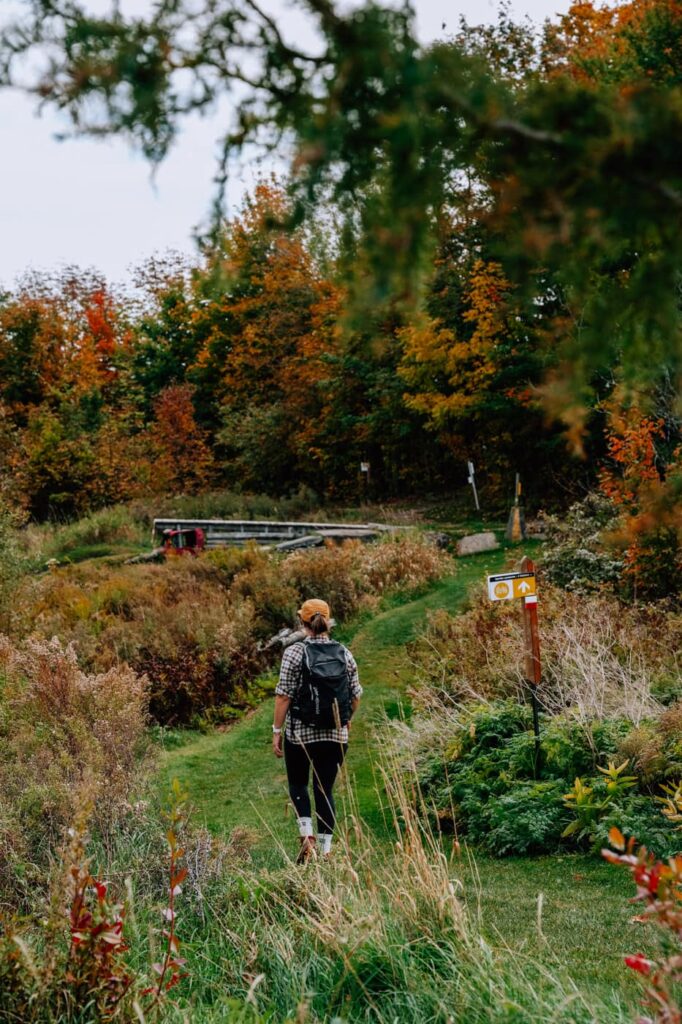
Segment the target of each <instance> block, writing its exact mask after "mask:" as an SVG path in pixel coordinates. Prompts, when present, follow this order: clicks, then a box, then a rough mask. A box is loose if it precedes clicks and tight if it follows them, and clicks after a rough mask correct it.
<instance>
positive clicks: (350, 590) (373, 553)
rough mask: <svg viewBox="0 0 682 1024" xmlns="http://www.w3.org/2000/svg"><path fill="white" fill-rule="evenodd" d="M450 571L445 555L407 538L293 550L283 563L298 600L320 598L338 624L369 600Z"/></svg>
mask: <svg viewBox="0 0 682 1024" xmlns="http://www.w3.org/2000/svg"><path fill="white" fill-rule="evenodd" d="M452 571H453V562H452V559H451V558H450V557H449V556H448V555H447V554H445V553H444V552H442V551H439V550H438V549H437V548H435V547H434V546H433V545H431V544H428V543H427V542H426V541H424V540H423V539H421V538H419V537H415V536H411V535H409V534H407V535H405V534H403V535H400V536H396V537H392V536H388V537H386V538H385V539H384V540H382V541H380V542H378V543H375V544H362V543H360V542H359V541H346V543H345V544H343V545H342V546H341V547H334V546H332V545H328V546H327V547H326V548H324V549H322V550H320V549H316V548H313V549H310V550H308V551H297V552H294V553H293V554H291V555H289V556H288V558H286V559H285V560H284V564H283V573H284V576H285V578H286V579H287V580H289V581H290V582H291V584H292V585H293V586H294V587H295V588H296V591H297V593H298V594H299V596H300V598H301V599H302V600H305V599H306V598H308V597H319V596H320V595H323V596H324V598H325V600H327V601H328V602H329V605H330V607H331V610H332V614H334V615H335V616H336V617H338V618H339V619H346V618H348V617H349V616H350V615H352V614H354V613H355V612H356V611H357V610H358V609H359V608H360V606H361V604H362V601H363V599H366V598H367V597H368V596H369V597H371V596H378V595H382V594H386V593H390V592H391V591H393V590H397V589H401V590H404V591H414V590H416V589H417V588H419V587H422V586H424V585H425V584H427V583H429V582H432V581H433V580H436V579H439V578H440V577H441V576H444V575H446V574H447V573H448V572H452Z"/></svg>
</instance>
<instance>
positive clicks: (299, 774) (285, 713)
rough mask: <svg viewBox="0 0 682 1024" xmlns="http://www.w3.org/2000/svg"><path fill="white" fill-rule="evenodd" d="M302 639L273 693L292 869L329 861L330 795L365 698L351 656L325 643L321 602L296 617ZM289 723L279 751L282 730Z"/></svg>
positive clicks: (289, 653) (325, 608)
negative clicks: (294, 835) (319, 858)
mask: <svg viewBox="0 0 682 1024" xmlns="http://www.w3.org/2000/svg"><path fill="white" fill-rule="evenodd" d="M298 616H299V618H300V620H301V624H302V627H303V630H304V632H305V637H304V639H303V640H302V641H300V642H298V643H294V644H291V646H290V647H287V649H286V650H285V651H284V654H283V656H282V667H281V670H280V674H279V683H278V684H277V688H276V689H275V718H274V722H273V726H272V734H273V735H272V747H273V751H274V754H275V756H276V757H284V762H285V764H286V769H287V779H288V781H289V795H290V797H291V800H292V802H293V805H294V807H295V809H296V815H297V822H298V830H299V835H300V843H301V847H300V850H299V852H298V856H297V858H296V863H297V864H305V863H306V862H307V861H308V860H309V859H310V858H311V857H314V856H315V855H316V850H317V849H319V851H320V853H321V854H322V855H323V857H325V858H327V857H328V856H329V853H330V851H331V847H332V835H333V832H334V826H335V824H336V808H335V805H334V797H333V794H332V789H333V787H334V782H335V781H336V776H337V775H338V772H339V769H340V767H341V765H342V764H343V761H344V758H345V756H346V751H347V750H348V732H349V729H350V720H351V717H352V715H353V713H354V712H355V709H356V708H357V706H358V703H359V702H360V697H361V696H362V687H361V686H360V682H359V680H358V667H357V665H356V664H355V658H354V657H353V655H352V654H351V652H350V651H349V650H348V649H347V648H346V647H344V646H343V644H339V643H337V642H336V641H335V640H332V639H331V637H330V636H329V628H330V612H329V605H328V604H327V602H326V601H319V600H317V599H312V600H310V601H305V602H304V604H303V605H302V607H301V608H300V609H299V612H298ZM285 719H286V723H287V724H286V731H285V733H284V738H285V740H286V742H285V743H284V748H282V728H283V726H284V720H285ZM311 767H312V776H313V794H314V796H315V810H316V812H317V838H316V837H315V834H314V832H313V821H312V813H311V806H310V793H309V792H308V783H309V778H310V769H311Z"/></svg>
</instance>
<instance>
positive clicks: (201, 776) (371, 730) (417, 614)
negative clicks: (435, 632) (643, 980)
mask: <svg viewBox="0 0 682 1024" xmlns="http://www.w3.org/2000/svg"><path fill="white" fill-rule="evenodd" d="M507 557H508V553H507V551H506V550H504V549H501V550H499V551H496V552H491V553H487V554H483V555H478V556H474V557H472V558H469V559H467V560H466V561H460V562H459V563H458V567H457V573H456V575H455V576H453V577H451V578H448V579H445V580H442V581H441V582H439V583H438V584H437V585H435V586H434V587H432V588H430V589H429V590H428V592H426V593H423V594H421V595H420V596H417V597H413V598H411V599H405V597H404V596H403V597H402V598H393V599H392V600H389V601H388V602H387V607H385V609H384V610H383V611H382V613H381V614H379V615H377V616H375V617H374V618H372V619H371V620H370V621H368V622H364V623H360V624H357V625H356V627H349V628H347V629H345V630H343V631H342V632H343V639H344V640H345V641H347V642H349V643H350V644H352V649H353V651H354V653H355V656H356V658H357V660H358V664H359V666H360V673H361V680H362V683H363V687H364V690H365V693H364V697H363V701H362V705H361V712H360V713H359V715H358V717H357V720H356V722H355V723H354V726H353V734H352V737H351V748H350V754H349V759H348V763H347V775H346V777H345V778H344V779H342V780H341V782H340V784H339V795H340V802H341V804H342V806H343V805H344V803H345V804H346V805H348V804H349V803H350V801H349V792H352V796H353V799H352V803H353V807H356V806H357V808H358V809H359V812H360V814H361V816H362V819H363V820H364V821H365V822H366V823H367V825H368V826H369V827H370V828H371V829H372V830H373V832H374V833H375V835H376V838H377V840H378V841H379V842H380V843H381V842H383V843H388V842H390V841H391V838H392V833H391V826H390V824H389V823H388V822H387V821H386V817H385V810H384V801H383V800H382V785H381V782H380V780H379V779H378V778H377V772H378V763H379V760H380V751H379V750H378V748H377V740H376V736H377V726H378V725H379V724H380V723H382V722H385V719H386V717H387V716H388V717H393V716H395V715H398V714H407V715H409V706H407V704H406V690H407V687H408V686H409V683H410V679H411V669H410V665H409V661H408V659H407V658H406V657H405V645H406V644H407V643H409V642H410V641H411V640H413V639H414V638H415V637H416V636H417V635H418V633H419V632H420V630H421V629H422V628H423V626H424V623H425V621H426V617H427V615H428V613H429V612H430V611H433V610H435V609H438V608H445V609H447V610H449V611H456V610H457V609H458V608H459V607H461V606H462V604H463V602H464V601H465V599H466V594H467V590H468V589H469V587H470V586H471V585H472V584H473V583H475V582H479V581H480V580H481V579H482V578H483V577H484V576H485V575H486V574H487V573H488V572H495V571H499V570H500V568H502V566H503V565H504V564H505V561H506V560H507ZM271 721H272V708H271V706H270V702H267V703H266V705H264V706H263V707H261V708H259V709H258V710H256V711H255V712H254V713H252V714H251V715H250V717H249V718H248V719H247V720H245V721H242V722H241V723H239V724H238V725H237V726H235V727H233V728H231V729H229V730H228V731H225V732H215V733H212V734H209V735H200V734H190V735H189V736H188V737H187V742H185V743H184V744H183V745H181V746H174V747H173V748H172V749H168V750H166V751H165V752H164V754H163V756H162V762H161V765H162V766H161V781H162V784H163V785H164V786H167V785H168V784H169V783H170V780H171V779H172V778H173V777H178V778H180V779H181V780H182V781H183V782H184V783H185V784H186V785H187V786H188V787H189V789H190V792H191V794H192V799H193V803H194V805H195V807H196V812H195V813H196V819H197V820H198V821H200V822H202V823H204V824H206V825H207V826H208V828H209V829H211V830H212V831H213V832H215V833H217V834H221V833H223V834H225V833H229V832H230V831H231V830H232V829H233V828H235V827H237V826H240V827H241V826H246V827H247V828H249V829H252V830H253V832H254V840H255V847H254V859H255V865H256V867H260V868H262V869H266V870H272V869H277V868H278V867H281V852H280V850H279V849H278V843H283V844H284V846H285V848H291V847H292V844H293V842H294V839H295V830H294V828H293V823H292V821H291V819H290V818H289V817H287V814H286V808H287V790H286V776H285V772H284V767H283V764H282V762H276V761H275V760H274V758H273V757H272V754H271V751H270V744H271V731H270V724H271ZM458 874H459V877H460V881H461V885H462V896H463V899H464V902H465V903H466V905H467V907H468V908H469V910H470V912H471V913H472V914H473V915H474V916H475V917H478V918H479V919H480V923H481V928H482V932H483V934H484V935H485V936H486V937H487V938H488V939H489V940H490V941H491V943H492V944H493V945H494V946H495V948H498V949H504V948H505V947H506V946H508V947H509V949H510V950H513V951H514V955H517V956H521V957H522V958H524V957H526V956H528V957H532V958H539V959H540V960H541V962H542V963H544V964H546V965H548V966H551V967H553V968H556V967H558V968H560V969H561V970H567V971H568V972H569V973H570V975H571V977H572V978H574V980H575V981H576V982H577V983H578V984H580V985H582V986H587V987H588V988H589V989H590V990H591V991H593V992H594V993H595V994H599V995H606V994H608V995H609V996H612V994H613V990H620V991H622V992H623V993H624V995H628V996H630V997H631V996H632V994H633V992H634V991H635V982H634V980H632V979H630V978H629V977H627V976H626V972H625V971H624V968H623V964H622V957H623V955H624V954H625V953H627V952H632V950H633V948H634V946H637V948H640V947H642V946H643V945H644V944H643V942H642V937H641V936H640V935H639V934H636V935H633V934H632V928H631V926H629V924H628V921H629V919H630V917H631V908H630V907H629V906H628V903H627V899H628V896H629V895H631V893H630V886H629V883H628V879H627V878H626V877H625V876H624V875H623V874H622V873H620V872H619V871H618V870H616V869H615V868H612V867H609V866H608V865H606V864H604V863H602V862H601V861H600V860H599V859H598V858H596V857H588V856H570V855H566V856H555V857H543V858H525V859H507V860H495V859H493V858H489V857H485V856H480V855H476V856H475V858H474V859H473V862H471V861H470V860H469V859H468V856H467V855H466V854H464V855H463V856H462V858H461V861H460V863H459V866H458ZM540 894H542V895H541V896H540ZM539 898H540V909H539V903H538V900H539Z"/></svg>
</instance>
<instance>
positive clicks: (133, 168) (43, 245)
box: [0, 0, 569, 286]
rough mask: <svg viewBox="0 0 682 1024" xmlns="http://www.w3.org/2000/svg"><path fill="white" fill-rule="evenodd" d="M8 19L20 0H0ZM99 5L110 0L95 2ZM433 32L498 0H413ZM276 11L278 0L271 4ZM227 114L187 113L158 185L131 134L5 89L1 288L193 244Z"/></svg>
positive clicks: (238, 186) (533, 1) (118, 275)
mask: <svg viewBox="0 0 682 1024" xmlns="http://www.w3.org/2000/svg"><path fill="white" fill-rule="evenodd" d="M148 2H149V0H125V2H124V4H123V5H122V6H123V7H124V9H127V10H128V11H130V10H138V11H139V10H140V8H141V7H143V8H144V7H147V5H148ZM0 3H1V4H2V8H3V14H2V20H3V21H4V20H5V18H6V17H7V16H8V15H9V13H10V11H11V9H12V8H15V9H17V8H18V9H20V8H21V3H20V2H19V0H0ZM90 6H91V7H93V8H97V9H99V10H102V11H103V10H106V9H108V7H109V3H108V2H107V0H90ZM414 6H415V8H416V12H417V20H418V29H419V34H420V36H421V38H423V39H424V40H430V39H434V38H436V37H438V36H440V35H442V34H443V33H442V31H441V26H442V24H443V23H445V24H446V26H447V29H446V31H447V30H452V31H454V30H455V29H456V27H457V24H458V19H459V16H460V14H463V15H465V17H466V18H467V20H468V21H469V22H471V23H480V22H483V21H489V20H492V19H493V18H494V17H495V12H496V10H497V3H496V2H492V0H478V2H477V0H459V2H458V3H443V2H438V0H414ZM568 6H569V0H514V2H513V3H512V11H513V12H514V14H516V15H518V16H521V15H524V14H529V15H530V16H531V17H532V18H533V19H534V20H536V21H538V22H540V21H542V20H543V19H544V18H546V17H549V16H552V15H554V14H556V13H557V12H560V11H564V10H566V9H567V8H568ZM272 7H273V9H274V2H273V5H272ZM277 7H279V9H280V10H285V12H286V22H285V23H286V27H287V29H288V30H289V32H288V33H287V34H290V33H291V34H293V37H294V38H296V39H297V41H299V42H300V41H301V35H302V33H303V34H305V33H306V26H305V24H304V23H303V22H302V21H301V14H300V12H297V11H292V10H291V8H289V7H287V8H285V7H284V5H283V0H277ZM221 127H222V122H221V119H220V118H219V116H218V115H215V116H213V117H205V118H203V119H202V118H199V117H195V118H193V119H192V120H190V121H186V122H185V125H184V129H183V131H182V134H181V136H180V137H179V139H178V141H177V142H176V144H175V146H174V148H173V150H172V152H171V153H170V155H169V157H168V158H167V159H166V161H165V162H164V164H163V165H162V166H161V167H160V169H159V170H158V172H157V174H156V179H155V181H154V182H153V183H152V181H151V177H150V169H149V165H148V164H147V163H146V162H145V161H144V159H143V158H142V157H141V156H139V155H137V154H135V153H133V152H132V151H131V150H130V148H129V146H128V145H127V144H126V143H125V142H123V141H122V140H116V139H112V140H107V141H93V140H85V139H78V140H67V141H65V142H58V141H56V139H55V135H56V134H57V133H58V132H60V131H64V130H65V128H68V124H67V123H66V122H65V121H64V120H60V119H59V117H58V116H57V115H56V114H53V113H52V112H45V113H44V114H43V115H42V116H38V115H37V114H36V111H35V103H34V102H33V101H31V100H29V99H27V98H26V97H24V96H22V95H20V94H18V93H16V92H14V91H9V90H0V154H2V156H1V158H0V231H1V235H0V238H1V241H0V286H1V285H11V284H12V283H13V281H14V280H15V279H16V277H17V275H19V274H21V273H22V272H23V271H25V270H27V269H29V268H32V269H37V270H51V269H58V268H59V267H61V266H64V265H69V264H77V265H79V266H81V267H94V268H96V269H97V270H100V271H102V272H103V273H104V274H105V275H106V276H107V277H108V278H109V279H110V280H111V281H123V280H125V278H126V277H127V276H128V270H129V268H130V267H131V266H134V265H137V264H139V263H140V262H142V261H143V260H144V259H145V258H146V257H148V256H150V255H152V253H154V252H161V251H164V250H167V249H175V250H178V251H182V252H192V250H193V242H192V233H193V229H194V228H195V227H196V226H197V225H199V224H200V223H201V222H202V220H203V219H204V218H205V216H206V213H207V210H208V207H209V203H210V200H211V197H212V194H213V184H212V179H213V175H214V173H215V168H216V162H215V141H216V139H217V137H218V136H219V134H220V130H221ZM264 170H267V167H266V168H264V167H263V165H260V166H258V165H256V164H255V162H251V163H248V162H247V161H245V160H242V167H241V168H240V169H237V170H235V171H233V173H232V176H231V179H230V186H229V189H228V200H229V204H230V208H231V209H234V208H235V207H236V206H238V204H239V200H240V197H241V196H242V194H243V192H244V191H245V190H247V189H249V188H250V187H251V186H252V185H253V184H254V182H255V181H256V179H257V177H258V175H259V173H263V171H264Z"/></svg>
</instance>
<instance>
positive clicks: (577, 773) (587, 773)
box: [418, 701, 675, 856]
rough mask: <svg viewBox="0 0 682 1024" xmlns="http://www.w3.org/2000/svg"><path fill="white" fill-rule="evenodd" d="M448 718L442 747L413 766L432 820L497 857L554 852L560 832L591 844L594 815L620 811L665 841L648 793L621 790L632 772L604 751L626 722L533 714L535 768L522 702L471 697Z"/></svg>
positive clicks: (596, 830)
mask: <svg viewBox="0 0 682 1024" xmlns="http://www.w3.org/2000/svg"><path fill="white" fill-rule="evenodd" d="M451 724H452V725H454V728H452V729H451V731H450V739H449V742H448V745H447V746H446V747H445V749H444V751H443V752H442V753H435V752H433V750H430V751H429V752H428V753H426V752H424V754H423V755H421V759H420V761H419V768H418V775H419V780H420V784H421V789H422V793H423V797H424V800H425V801H426V804H427V806H432V807H433V808H434V810H435V813H436V815H437V818H438V820H439V821H440V823H441V827H443V828H446V829H455V830H456V831H457V834H458V835H459V836H462V837H466V838H467V839H468V840H469V841H470V842H472V843H474V844H475V845H476V846H478V847H480V848H482V849H484V850H486V851H488V852H490V853H492V854H495V855H497V856H504V855H508V854H519V855H521V854H531V853H532V854H537V853H550V852H555V851H556V850H558V849H559V848H560V847H561V845H562V841H567V843H568V845H569V846H572V847H575V846H576V845H577V846H578V847H580V846H581V845H582V844H587V845H588V846H594V845H595V844H597V843H598V842H599V841H600V838H601V837H602V836H603V834H604V824H603V823H604V821H606V820H608V821H610V822H614V821H616V820H617V817H618V815H619V814H621V815H622V816H623V820H624V821H627V824H628V828H631V829H633V830H636V828H637V827H641V828H642V830H643V831H644V830H646V832H647V835H648V836H649V837H651V836H654V835H655V837H656V840H657V843H658V846H657V848H660V849H661V850H662V851H663V850H665V851H667V850H670V849H671V848H672V847H673V846H674V843H675V840H674V837H673V834H672V830H671V829H670V827H669V826H666V823H665V821H664V819H663V817H662V816H661V814H660V811H658V810H657V808H656V805H655V802H654V800H653V799H652V797H651V796H650V795H648V796H647V795H644V794H643V793H641V792H639V793H634V794H631V793H630V790H632V788H633V787H635V786H636V785H638V784H640V785H641V784H642V783H643V780H642V778H641V777H640V776H635V775H626V774H625V772H626V769H627V767H628V764H629V762H628V761H624V762H623V763H622V764H620V766H616V765H615V764H614V762H613V760H612V758H613V753H614V749H616V747H617V745H618V742H619V740H622V738H623V736H624V735H625V734H627V732H628V731H629V728H630V727H629V725H628V723H626V722H623V721H606V722H600V723H596V722H595V723H593V724H592V725H591V727H586V726H585V725H582V726H580V725H578V724H577V723H576V722H574V721H572V720H571V718H570V717H568V716H562V715H555V716H552V717H551V718H550V717H543V719H542V720H541V735H542V756H541V759H540V764H539V768H538V770H537V771H536V764H535V762H536V758H535V741H534V737H533V733H532V730H531V725H532V719H531V713H530V709H529V708H527V707H524V706H522V705H519V704H517V703H515V702H513V701H498V702H496V703H493V704H490V705H485V706H472V707H469V708H467V709H465V710H463V711H462V712H461V713H460V714H459V715H458V717H457V718H456V719H454V720H452V721H451ZM600 762H601V763H600ZM607 762H608V763H607ZM536 776H537V777H536ZM569 786H571V789H570V792H568V793H567V789H568V787H569Z"/></svg>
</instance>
